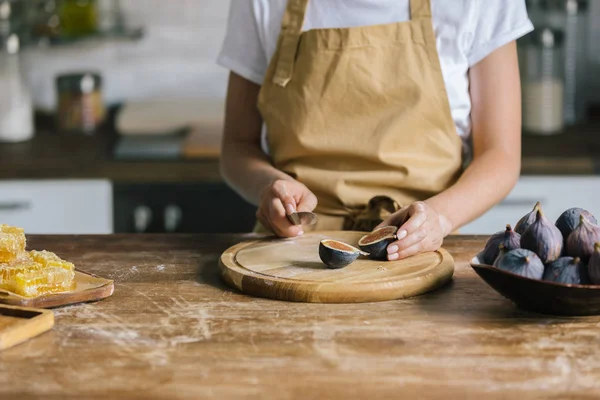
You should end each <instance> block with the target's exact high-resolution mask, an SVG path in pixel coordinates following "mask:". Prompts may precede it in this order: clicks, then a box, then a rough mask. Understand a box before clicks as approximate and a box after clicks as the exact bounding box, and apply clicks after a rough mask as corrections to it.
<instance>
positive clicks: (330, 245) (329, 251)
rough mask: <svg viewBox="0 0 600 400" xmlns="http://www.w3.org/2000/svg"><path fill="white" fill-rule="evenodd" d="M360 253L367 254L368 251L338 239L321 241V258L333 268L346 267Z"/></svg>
mask: <svg viewBox="0 0 600 400" xmlns="http://www.w3.org/2000/svg"><path fill="white" fill-rule="evenodd" d="M360 255H365V256H366V255H368V253H365V252H362V251H360V250H359V249H357V248H356V247H354V246H350V245H349V244H346V243H344V242H340V241H338V240H332V239H325V240H321V243H319V258H321V261H323V264H325V265H327V266H328V267H329V268H331V269H339V268H344V267H346V266H348V265H350V264H352V263H353V262H354V261H356V259H357V258H358V256H360Z"/></svg>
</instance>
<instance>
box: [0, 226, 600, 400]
mask: <svg viewBox="0 0 600 400" xmlns="http://www.w3.org/2000/svg"><path fill="white" fill-rule="evenodd" d="M252 238H253V236H250V235H246V236H244V235H238V236H233V235H231V236H219V235H198V236H185V235H173V236H166V235H158V236H144V235H141V236H123V235H116V236H106V237H102V236H97V237H95V236H31V237H29V238H28V240H29V244H30V245H31V246H32V247H33V248H46V249H51V250H52V251H55V252H57V253H58V254H59V255H60V256H61V257H64V258H66V259H68V260H71V261H73V262H74V263H76V264H77V263H79V264H81V265H83V264H85V265H86V269H87V270H88V271H89V272H92V273H95V274H97V275H100V276H104V277H106V278H110V279H114V280H115V293H114V295H113V296H111V297H109V298H107V299H105V300H103V301H100V302H97V303H91V304H80V305H74V306H67V307H64V308H58V309H55V310H53V311H54V314H55V318H56V323H55V326H54V329H52V330H51V331H50V332H48V333H46V334H44V335H41V336H38V337H36V338H34V339H32V340H29V341H27V342H25V343H23V344H22V345H20V346H17V347H15V348H12V349H8V350H5V351H3V352H1V353H0V398H1V399H19V400H21V399H25V400H28V399H40V398H43V399H51V400H55V399H56V400H58V399H61V400H64V399H68V400H70V399H103V400H106V399H125V400H130V399H145V400H148V399H149V400H153V399H176V400H178V399H186V400H187V399H207V398H214V399H230V398H237V399H241V398H243V399H302V400H306V399H345V398H346V399H352V398H361V399H364V398H368V399H399V398H419V399H422V398H437V399H461V398H472V399H482V398H496V399H505V398H506V399H510V398H518V399H527V398H532V399H533V398H536V399H540V398H553V399H568V398H574V399H575V398H577V399H595V398H598V396H599V394H600V334H599V332H600V331H599V330H600V317H576V318H555V317H548V316H545V315H538V314H533V313H527V312H524V311H520V310H518V309H516V308H515V307H514V306H513V304H512V303H511V302H509V301H508V300H506V299H504V298H503V297H502V296H500V295H499V294H498V293H496V292H495V291H493V290H492V289H491V288H490V287H488V286H487V285H486V284H485V283H484V282H483V281H482V280H481V279H480V278H479V277H478V276H476V274H475V273H474V271H473V270H472V269H471V267H470V266H469V265H468V262H469V260H470V259H471V257H472V256H473V255H475V253H477V251H478V250H479V249H480V248H481V247H483V244H484V238H483V237H470V236H463V237H458V236H457V237H450V238H448V239H447V240H446V241H445V243H444V248H446V249H448V251H449V252H450V254H452V256H453V257H454V260H455V263H456V271H455V274H454V278H453V280H452V282H451V284H450V285H447V286H445V287H443V288H441V289H439V290H436V291H434V292H431V293H428V294H425V295H422V296H417V297H413V298H410V299H404V300H395V301H389V302H382V303H363V304H314V303H291V302H283V301H275V300H268V299H261V298H255V297H250V296H247V295H244V294H242V293H240V292H237V291H235V290H232V289H230V288H229V287H228V286H226V285H225V284H224V283H223V282H222V281H221V279H220V277H219V269H218V260H219V256H220V254H221V253H222V252H223V251H225V250H226V249H227V248H229V247H231V246H232V245H234V244H236V243H238V242H241V241H244V240H248V239H252Z"/></svg>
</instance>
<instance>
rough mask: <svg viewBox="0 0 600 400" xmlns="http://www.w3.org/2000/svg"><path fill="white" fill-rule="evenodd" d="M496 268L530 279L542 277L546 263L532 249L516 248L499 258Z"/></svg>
mask: <svg viewBox="0 0 600 400" xmlns="http://www.w3.org/2000/svg"><path fill="white" fill-rule="evenodd" d="M496 268H498V269H501V270H503V271H507V272H511V273H513V274H515V275H520V276H523V277H525V278H530V279H541V278H542V276H543V275H544V263H543V262H542V260H540V258H539V257H538V256H537V255H536V254H535V253H534V252H533V251H531V250H527V249H515V250H511V251H509V252H507V253H506V254H505V255H504V256H503V257H502V258H499V259H498V262H497V263H496Z"/></svg>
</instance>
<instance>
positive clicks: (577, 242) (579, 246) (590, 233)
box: [567, 215, 600, 262]
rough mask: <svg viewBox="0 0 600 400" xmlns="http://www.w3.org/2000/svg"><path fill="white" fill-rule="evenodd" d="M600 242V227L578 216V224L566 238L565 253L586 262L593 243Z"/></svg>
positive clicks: (590, 254) (591, 251)
mask: <svg viewBox="0 0 600 400" xmlns="http://www.w3.org/2000/svg"><path fill="white" fill-rule="evenodd" d="M596 242H600V227H599V226H598V225H595V224H593V223H591V222H590V221H588V220H587V219H586V218H585V217H584V216H583V215H580V216H579V225H577V228H575V230H574V231H573V232H571V234H570V235H569V238H568V240H567V254H568V255H569V256H571V257H579V258H581V259H582V260H583V261H584V262H588V261H589V259H590V257H591V256H592V253H593V252H594V243H596Z"/></svg>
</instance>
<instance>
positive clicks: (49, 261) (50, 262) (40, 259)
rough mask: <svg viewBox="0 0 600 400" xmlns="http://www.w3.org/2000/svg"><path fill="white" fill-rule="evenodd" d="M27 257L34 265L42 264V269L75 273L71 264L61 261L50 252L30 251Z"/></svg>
mask: <svg viewBox="0 0 600 400" xmlns="http://www.w3.org/2000/svg"><path fill="white" fill-rule="evenodd" d="M29 256H30V257H31V259H32V260H33V261H35V262H36V263H40V264H42V266H43V267H44V268H48V267H58V268H62V269H65V270H67V271H75V266H74V265H73V263H70V262H68V261H65V260H63V259H61V258H60V257H59V256H57V255H56V254H54V253H52V252H50V251H46V250H42V251H38V250H31V251H30V252H29Z"/></svg>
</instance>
